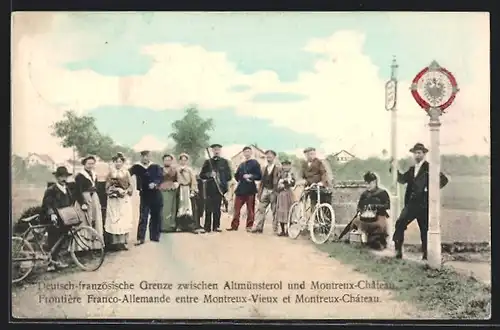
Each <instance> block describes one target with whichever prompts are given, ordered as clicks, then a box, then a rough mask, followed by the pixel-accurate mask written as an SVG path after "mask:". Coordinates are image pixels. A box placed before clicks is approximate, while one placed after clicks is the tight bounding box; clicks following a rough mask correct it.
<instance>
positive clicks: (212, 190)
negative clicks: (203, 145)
mask: <svg viewBox="0 0 500 330" xmlns="http://www.w3.org/2000/svg"><path fill="white" fill-rule="evenodd" d="M212 169H213V170H214V171H215V172H217V175H218V183H219V186H220V188H221V190H222V191H221V192H222V193H223V194H225V193H226V192H227V189H228V182H229V181H230V180H231V179H232V175H231V168H230V167H229V162H228V161H227V159H225V158H222V157H218V156H216V157H212V158H211V159H210V160H208V159H207V160H205V162H204V163H203V166H202V167H201V171H200V178H201V179H202V180H207V181H206V186H205V187H206V193H207V196H215V195H216V194H218V193H219V192H218V189H217V187H216V184H215V181H214V178H212Z"/></svg>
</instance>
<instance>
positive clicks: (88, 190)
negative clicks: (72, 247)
mask: <svg viewBox="0 0 500 330" xmlns="http://www.w3.org/2000/svg"><path fill="white" fill-rule="evenodd" d="M95 163H96V158H95V157H94V156H87V157H85V158H83V160H82V165H83V170H82V171H81V172H79V173H78V174H77V175H76V176H75V199H76V203H75V206H76V210H77V211H78V213H80V218H81V219H82V225H85V226H89V227H92V228H94V229H95V230H96V231H97V233H98V234H99V235H100V236H101V238H103V232H104V228H103V222H102V213H101V212H102V210H101V202H100V201H99V196H98V195H97V191H96V183H97V176H96V174H95V173H94V167H95ZM89 239H90V237H89ZM86 244H89V245H93V248H95V249H100V248H102V246H101V243H100V242H99V241H97V240H95V241H94V242H88V243H86ZM88 248H89V247H87V246H79V245H78V244H77V246H76V249H77V250H86V249H88ZM90 248H92V246H91V247H90Z"/></svg>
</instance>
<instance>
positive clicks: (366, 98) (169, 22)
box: [12, 12, 490, 160]
mask: <svg viewBox="0 0 500 330" xmlns="http://www.w3.org/2000/svg"><path fill="white" fill-rule="evenodd" d="M12 33H13V38H12V40H13V52H12V54H13V55H12V67H13V71H12V82H13V84H12V85H13V87H12V88H13V89H12V92H13V104H12V108H13V110H12V117H13V125H12V134H13V153H16V154H19V155H26V154H27V153H29V152H37V153H44V154H49V155H51V156H52V157H53V158H54V159H56V160H62V159H67V158H68V157H70V156H71V154H72V153H71V150H67V149H64V148H62V147H61V146H60V141H59V140H58V139H57V138H55V137H53V136H51V129H50V126H51V125H52V124H53V123H54V122H56V121H57V120H60V119H61V118H62V116H63V113H64V112H65V111H66V110H68V109H73V110H75V111H77V112H78V113H80V114H90V115H92V116H94V117H95V118H96V122H97V126H98V128H99V129H100V130H101V131H102V132H103V133H105V134H108V135H110V136H111V137H112V138H113V139H114V140H115V141H116V142H117V143H119V144H122V145H127V146H130V147H133V148H134V149H135V150H141V149H151V150H159V149H162V148H164V147H165V146H167V145H171V144H172V141H170V140H169V138H168V136H169V134H170V133H171V124H172V122H174V121H175V120H177V119H180V118H181V117H182V115H183V109H185V108H186V107H189V106H193V105H194V106H197V107H198V109H199V110H200V114H201V115H202V116H203V117H204V118H213V120H214V123H215V130H214V131H213V132H211V141H209V142H211V143H214V142H217V143H221V144H223V145H224V147H225V148H224V154H225V155H226V156H228V157H230V156H232V155H233V154H235V153H236V152H238V151H239V150H240V149H241V148H242V147H243V146H245V145H248V144H257V145H258V146H259V147H261V148H263V149H274V150H277V151H283V152H288V153H294V154H297V155H300V154H301V151H302V150H303V149H304V148H305V147H309V146H314V147H316V148H317V149H318V151H319V153H320V155H326V154H330V153H334V152H337V151H340V150H342V149H344V150H347V151H349V152H350V153H352V154H354V155H355V156H357V157H362V158H365V157H369V156H381V155H382V150H384V149H385V150H390V113H389V112H388V111H386V110H385V107H384V98H385V96H384V86H385V83H386V82H387V80H388V79H389V78H390V75H391V69H390V66H391V61H392V59H393V56H395V57H396V60H397V63H398V66H399V67H398V72H397V77H398V81H399V82H398V107H397V109H398V110H397V118H398V130H397V132H398V141H397V153H398V155H399V156H400V157H405V156H407V155H408V149H409V148H411V146H413V145H414V144H415V143H416V142H422V143H424V144H426V145H428V144H429V128H428V116H427V115H426V113H425V111H423V110H422V109H421V108H419V107H418V105H417V104H416V102H415V101H414V100H413V98H412V96H411V94H410V85H411V81H412V80H413V78H414V76H415V75H416V74H417V73H418V72H419V71H420V70H421V69H423V68H424V67H426V66H428V65H429V64H430V63H431V62H432V61H433V60H436V61H437V62H438V63H439V64H440V65H441V66H443V67H445V68H447V69H448V70H449V71H451V72H452V73H453V74H454V75H455V77H456V79H457V81H458V84H459V88H460V91H459V93H458V95H457V98H456V101H455V102H454V103H453V105H452V106H451V107H450V108H449V109H448V111H447V113H445V114H444V115H443V116H442V117H441V121H442V126H441V152H442V153H445V154H446V153H448V154H453V153H454V154H465V155H472V154H480V155H486V154H489V150H490V119H489V113H490V95H489V94H490V78H489V77H490V72H489V70H490V68H489V61H490V58H489V39H490V35H489V16H488V14H487V13H477V12H476V13H416V12H411V13H410V12H408V13H397V12H364V13H363V12H351V13H349V12H342V13H312V12H308V13H299V12H283V13H280V12H252V13H243V12H238V13H230V12H223V13H216V12H213V13H207V12H205V13H196V12H189V13H181V12H175V13H174V12H141V13H131V12H127V13H117V12H114V13H85V12H79V13H70V12H66V13H65V12H59V13H50V12H47V13H15V14H14V18H13V30H12Z"/></svg>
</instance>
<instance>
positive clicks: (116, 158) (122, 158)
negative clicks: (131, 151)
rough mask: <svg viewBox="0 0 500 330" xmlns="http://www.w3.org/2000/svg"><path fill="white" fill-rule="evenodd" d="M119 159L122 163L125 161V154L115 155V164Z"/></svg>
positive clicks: (113, 159)
mask: <svg viewBox="0 0 500 330" xmlns="http://www.w3.org/2000/svg"><path fill="white" fill-rule="evenodd" d="M118 159H121V160H122V162H124V161H125V156H124V155H123V153H121V152H117V153H116V155H114V156H113V158H112V159H111V160H112V161H114V162H116V161H117V160H118Z"/></svg>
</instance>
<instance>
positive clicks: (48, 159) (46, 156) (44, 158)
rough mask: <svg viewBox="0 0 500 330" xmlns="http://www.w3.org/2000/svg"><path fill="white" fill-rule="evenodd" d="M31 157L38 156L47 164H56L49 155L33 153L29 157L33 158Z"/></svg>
mask: <svg viewBox="0 0 500 330" xmlns="http://www.w3.org/2000/svg"><path fill="white" fill-rule="evenodd" d="M31 156H36V157H38V158H40V159H41V160H42V161H44V162H47V163H54V160H53V159H52V157H50V156H49V155H43V154H36V153H31V154H29V155H28V157H31Z"/></svg>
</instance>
